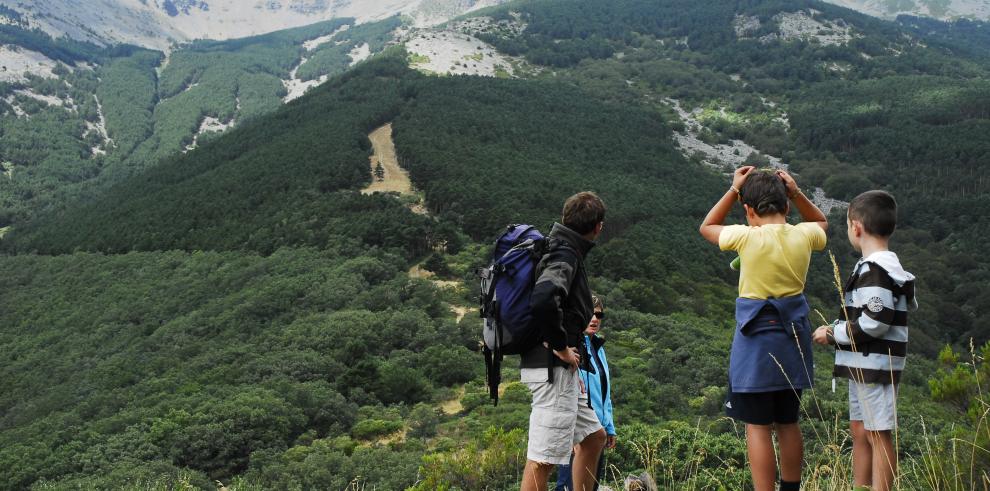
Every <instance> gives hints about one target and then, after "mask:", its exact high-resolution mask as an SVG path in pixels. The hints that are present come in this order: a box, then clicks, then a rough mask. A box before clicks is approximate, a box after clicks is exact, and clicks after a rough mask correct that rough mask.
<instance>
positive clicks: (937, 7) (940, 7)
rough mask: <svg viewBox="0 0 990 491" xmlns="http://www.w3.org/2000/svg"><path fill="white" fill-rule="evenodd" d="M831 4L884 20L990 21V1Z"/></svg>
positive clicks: (846, 0) (849, 0)
mask: <svg viewBox="0 0 990 491" xmlns="http://www.w3.org/2000/svg"><path fill="white" fill-rule="evenodd" d="M826 1H828V2H829V3H834V4H836V5H841V6H843V7H847V8H851V9H853V10H858V11H860V12H863V13H865V14H869V15H873V16H876V17H882V18H890V19H892V18H894V17H897V16H898V15H903V14H906V15H914V16H918V17H934V18H936V19H942V20H951V19H958V18H973V19H981V20H987V19H990V0H826Z"/></svg>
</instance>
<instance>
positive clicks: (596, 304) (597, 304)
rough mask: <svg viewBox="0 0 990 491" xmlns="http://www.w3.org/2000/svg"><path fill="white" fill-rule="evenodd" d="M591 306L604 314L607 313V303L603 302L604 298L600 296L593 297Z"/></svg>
mask: <svg viewBox="0 0 990 491" xmlns="http://www.w3.org/2000/svg"><path fill="white" fill-rule="evenodd" d="M591 305H592V309H598V310H601V311H602V312H604V311H605V302H603V301H602V297H599V296H598V295H591Z"/></svg>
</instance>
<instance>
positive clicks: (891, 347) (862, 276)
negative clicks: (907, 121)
mask: <svg viewBox="0 0 990 491" xmlns="http://www.w3.org/2000/svg"><path fill="white" fill-rule="evenodd" d="M846 224H847V233H848V235H849V242H850V243H851V244H852V246H853V248H854V249H856V250H857V251H859V252H861V253H862V255H863V257H862V259H860V260H859V262H857V263H856V266H855V267H854V268H853V272H852V274H851V275H850V276H849V280H848V281H847V282H846V285H845V288H844V291H845V306H844V312H843V313H842V314H841V315H842V317H841V318H840V320H838V321H836V322H835V323H833V325H832V326H822V327H819V328H818V329H817V330H816V331H815V334H814V337H813V339H814V341H815V342H817V343H819V344H832V345H835V347H836V352H835V369H834V371H833V374H834V375H836V376H840V377H844V378H848V379H849V429H850V432H851V433H852V437H853V481H854V484H855V486H857V487H858V486H867V487H869V488H871V489H874V490H883V491H887V490H889V489H891V487H892V486H893V483H894V476H896V474H897V454H896V452H895V449H894V442H893V438H892V434H891V433H892V431H893V430H894V428H895V427H896V426H897V406H896V398H897V383H898V382H899V381H900V378H901V371H903V370H904V361H905V357H906V355H907V341H908V328H907V313H908V311H909V310H915V309H917V306H918V304H917V300H916V299H915V297H914V275H912V274H911V273H908V272H907V271H905V270H904V268H903V267H901V263H900V261H899V260H898V258H897V255H896V254H894V253H893V252H891V251H890V250H888V243H889V240H890V236H891V234H893V233H894V229H895V228H896V226H897V203H896V202H895V201H894V197H893V196H891V195H890V194H888V193H886V192H884V191H867V192H865V193H863V194H860V195H859V196H857V197H856V198H854V199H853V200H852V201H851V202H850V203H849V211H848V215H847V217H846Z"/></svg>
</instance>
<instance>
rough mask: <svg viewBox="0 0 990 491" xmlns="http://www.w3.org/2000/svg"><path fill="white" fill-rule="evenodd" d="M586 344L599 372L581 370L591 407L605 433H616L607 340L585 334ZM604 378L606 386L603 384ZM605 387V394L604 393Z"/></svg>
mask: <svg viewBox="0 0 990 491" xmlns="http://www.w3.org/2000/svg"><path fill="white" fill-rule="evenodd" d="M584 345H585V347H586V348H587V350H588V351H587V352H588V353H589V354H590V355H591V362H592V363H594V364H595V370H596V372H597V373H589V372H587V371H585V370H584V369H582V370H581V373H580V375H581V380H583V381H584V386H585V388H586V390H587V391H588V398H589V399H591V407H592V408H593V409H594V410H595V414H596V415H597V416H598V421H599V422H601V424H602V426H603V427H604V428H605V433H607V434H609V435H615V422H614V421H613V419H612V375H611V374H609V372H608V360H607V359H606V358H605V340H604V339H602V338H600V337H598V336H595V337H591V336H588V335H585V336H584ZM603 379H604V386H603V384H602V382H603ZM603 389H604V392H605V394H602V392H603Z"/></svg>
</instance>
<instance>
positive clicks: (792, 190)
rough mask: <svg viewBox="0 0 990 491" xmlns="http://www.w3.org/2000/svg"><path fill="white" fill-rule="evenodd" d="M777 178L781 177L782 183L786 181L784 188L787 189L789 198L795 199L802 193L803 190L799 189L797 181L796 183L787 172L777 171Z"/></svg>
mask: <svg viewBox="0 0 990 491" xmlns="http://www.w3.org/2000/svg"><path fill="white" fill-rule="evenodd" d="M777 177H779V178H780V180H781V181H784V186H785V187H786V188H787V197H788V198H793V197H795V196H797V193H800V192H801V188H799V187H798V185H797V181H795V180H794V178H793V177H791V175H790V174H788V173H787V171H785V170H777Z"/></svg>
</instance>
